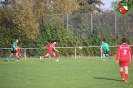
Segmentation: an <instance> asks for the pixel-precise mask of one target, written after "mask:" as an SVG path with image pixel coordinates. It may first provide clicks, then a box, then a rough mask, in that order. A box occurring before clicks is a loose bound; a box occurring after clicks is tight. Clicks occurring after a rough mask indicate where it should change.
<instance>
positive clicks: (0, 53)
mask: <svg viewBox="0 0 133 88" xmlns="http://www.w3.org/2000/svg"><path fill="white" fill-rule="evenodd" d="M1 55H2V52H1V49H0V58H1Z"/></svg>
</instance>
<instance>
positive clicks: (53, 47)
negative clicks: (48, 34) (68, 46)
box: [40, 41, 59, 61]
mask: <svg viewBox="0 0 133 88" xmlns="http://www.w3.org/2000/svg"><path fill="white" fill-rule="evenodd" d="M55 45H56V41H54V42H52V43H50V44H48V45H46V46H44V48H47V49H48V52H47V54H46V55H44V56H40V59H42V58H46V57H47V56H49V55H53V56H54V59H55V60H56V61H59V60H58V59H57V57H56V54H55V53H54V52H53V50H55V51H57V52H59V51H58V50H57V49H56V48H55Z"/></svg>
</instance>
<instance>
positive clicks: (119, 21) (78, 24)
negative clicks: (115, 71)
mask: <svg viewBox="0 0 133 88" xmlns="http://www.w3.org/2000/svg"><path fill="white" fill-rule="evenodd" d="M43 16H44V20H45V21H47V22H49V23H50V24H56V25H57V24H62V25H64V26H65V28H66V29H67V30H69V31H70V32H71V33H72V34H73V35H74V36H77V37H79V38H83V37H87V36H88V35H89V34H91V33H92V32H94V31H97V32H98V35H99V36H100V35H103V34H107V35H110V36H111V35H112V36H117V35H122V36H132V33H133V15H127V16H120V15H117V14H116V13H115V12H106V13H78V14H65V15H63V14H55V15H43Z"/></svg>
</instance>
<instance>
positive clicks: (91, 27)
mask: <svg viewBox="0 0 133 88" xmlns="http://www.w3.org/2000/svg"><path fill="white" fill-rule="evenodd" d="M91 32H93V15H92V12H91Z"/></svg>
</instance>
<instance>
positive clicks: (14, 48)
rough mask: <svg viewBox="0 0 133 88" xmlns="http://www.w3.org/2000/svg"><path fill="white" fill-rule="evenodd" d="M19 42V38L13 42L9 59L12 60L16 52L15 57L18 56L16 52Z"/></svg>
mask: <svg viewBox="0 0 133 88" xmlns="http://www.w3.org/2000/svg"><path fill="white" fill-rule="evenodd" d="M17 43H18V39H16V41H15V42H13V45H12V48H11V54H10V55H9V56H8V59H7V60H8V61H9V60H10V58H11V56H12V55H13V54H14V55H16V57H15V59H17V58H18V56H17V54H16V47H17Z"/></svg>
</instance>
